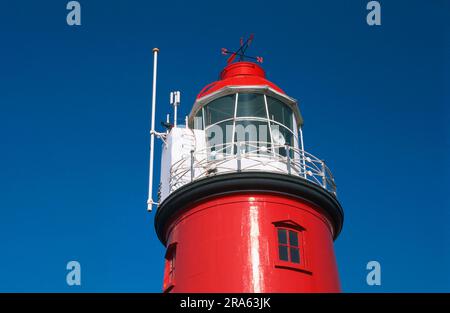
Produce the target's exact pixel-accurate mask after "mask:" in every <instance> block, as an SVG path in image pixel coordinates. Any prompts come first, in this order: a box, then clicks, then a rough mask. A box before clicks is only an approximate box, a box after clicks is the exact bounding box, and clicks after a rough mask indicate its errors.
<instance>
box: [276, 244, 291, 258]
mask: <svg viewBox="0 0 450 313" xmlns="http://www.w3.org/2000/svg"><path fill="white" fill-rule="evenodd" d="M278 252H279V254H280V260H283V261H289V259H288V247H286V246H278Z"/></svg>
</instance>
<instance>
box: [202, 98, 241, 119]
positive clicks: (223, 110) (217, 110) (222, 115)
mask: <svg viewBox="0 0 450 313" xmlns="http://www.w3.org/2000/svg"><path fill="white" fill-rule="evenodd" d="M235 96H236V95H228V96H224V97H221V98H218V99H216V100H213V101H211V102H210V103H208V104H207V105H206V106H205V119H206V126H209V125H212V124H215V123H217V122H220V121H223V120H226V119H230V118H233V117H234V106H235Z"/></svg>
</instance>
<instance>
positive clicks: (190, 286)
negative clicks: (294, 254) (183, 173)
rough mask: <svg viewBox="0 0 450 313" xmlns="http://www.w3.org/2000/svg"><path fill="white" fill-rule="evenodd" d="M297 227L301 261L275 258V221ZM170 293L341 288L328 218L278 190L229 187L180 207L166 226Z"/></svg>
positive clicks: (277, 255) (277, 224)
mask: <svg viewBox="0 0 450 313" xmlns="http://www.w3.org/2000/svg"><path fill="white" fill-rule="evenodd" d="M280 225H281V226H282V227H283V228H288V229H291V228H292V229H293V230H294V231H298V233H299V241H300V242H299V247H300V263H299V264H298V263H292V262H288V261H281V260H280V257H279V252H278V238H277V227H279V226H280ZM166 238H167V247H169V249H168V253H167V254H166V267H165V278H164V289H165V291H170V292H339V291H340V286H339V278H338V271H337V266H336V261H335V255H334V250H333V229H332V224H331V223H330V222H329V219H328V218H327V216H326V213H325V212H323V211H322V210H321V209H320V208H317V207H313V206H312V205H311V204H308V203H307V202H303V201H301V200H298V199H294V198H289V197H286V196H282V195H275V194H273V195H269V194H258V193H251V194H249V193H246V194H232V195H225V196H220V197H216V198H211V199H209V200H205V201H203V202H201V203H198V204H195V205H193V206H191V207H188V208H186V209H185V210H183V211H182V212H181V213H180V214H179V215H178V216H175V217H174V218H173V219H172V221H171V222H170V223H169V225H167V229H166Z"/></svg>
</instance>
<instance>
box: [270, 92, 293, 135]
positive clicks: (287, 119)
mask: <svg viewBox="0 0 450 313" xmlns="http://www.w3.org/2000/svg"><path fill="white" fill-rule="evenodd" d="M266 98H267V108H268V109H269V119H271V120H272V121H275V122H278V123H280V124H282V125H284V126H286V127H287V128H289V129H290V130H293V128H294V126H293V120H292V109H291V108H290V107H289V106H288V105H287V104H285V103H283V102H281V101H280V100H278V99H275V98H273V97H270V96H266Z"/></svg>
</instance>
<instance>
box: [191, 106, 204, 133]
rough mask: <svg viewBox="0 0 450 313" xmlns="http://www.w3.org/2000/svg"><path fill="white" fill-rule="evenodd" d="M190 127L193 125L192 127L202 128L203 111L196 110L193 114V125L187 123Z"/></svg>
mask: <svg viewBox="0 0 450 313" xmlns="http://www.w3.org/2000/svg"><path fill="white" fill-rule="evenodd" d="M189 126H190V127H191V128H192V126H194V129H203V113H202V109H200V110H198V112H197V114H195V116H194V123H193V125H189Z"/></svg>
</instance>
